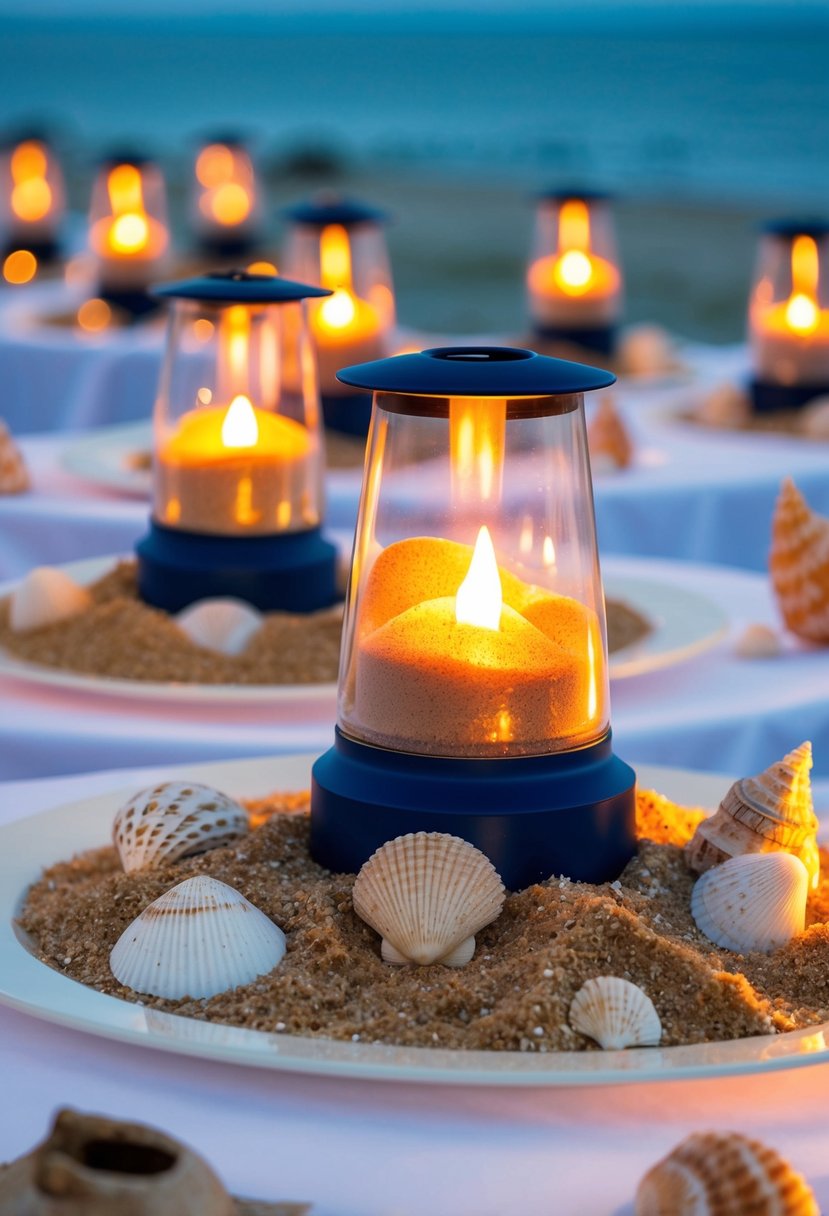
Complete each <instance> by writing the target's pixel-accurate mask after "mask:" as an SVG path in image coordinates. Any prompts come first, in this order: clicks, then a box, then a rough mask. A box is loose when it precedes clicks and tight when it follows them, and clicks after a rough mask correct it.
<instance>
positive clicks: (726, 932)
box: [691, 853, 809, 954]
mask: <svg viewBox="0 0 829 1216" xmlns="http://www.w3.org/2000/svg"><path fill="white" fill-rule="evenodd" d="M808 891H809V875H808V872H807V870H806V867H805V866H804V864H803V862H802V861H801V860H800V858H799V857H793V856H792V854H791V853H744V854H743V855H742V856H740V857H732V858H731V859H730V860H729V861H726V862H723V864H722V865H721V866H715V867H714V869H713V870H706V872H705V873H704V874H703V875H702V877H701V878H698V879H697V881H696V883H695V884H694V890H693V892H692V894H691V914H692V916H693V918H694V920H695V921H696V924H697V928H698V929H699V930H700V932H702V933H704V934H705V936H706V937H707V938H708V939H709V940H710V941H712V942H714V944H715V945H717V946H722V947H723V948H724V949H725V950H733V951H735V952H736V953H737V954H744V953H745V952H747V951H749V950H757V951H759V952H760V953H761V954H770V953H771V952H772V950H777V949H779V947H780V946H785V945H786V943H787V942H789V941H791V939H792V938H793V937H795V936H796V934H798V933H802V932H803V928H804V926H805V923H806V896H807V894H808Z"/></svg>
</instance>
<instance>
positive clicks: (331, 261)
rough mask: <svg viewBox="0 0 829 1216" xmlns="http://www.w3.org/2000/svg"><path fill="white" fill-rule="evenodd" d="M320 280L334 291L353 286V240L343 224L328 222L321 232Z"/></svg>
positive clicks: (324, 285)
mask: <svg viewBox="0 0 829 1216" xmlns="http://www.w3.org/2000/svg"><path fill="white" fill-rule="evenodd" d="M320 281H321V283H322V286H323V287H328V288H330V289H331V290H332V291H335V290H336V289H337V288H338V287H345V288H348V289H350V288H351V242H350V241H349V239H348V233H347V232H346V230H345V228H343V226H342V224H328V225H327V226H326V227H325V228H323V230H322V233H321V234H320Z"/></svg>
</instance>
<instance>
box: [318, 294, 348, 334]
mask: <svg viewBox="0 0 829 1216" xmlns="http://www.w3.org/2000/svg"><path fill="white" fill-rule="evenodd" d="M356 314H357V309H356V307H355V302H354V297H353V296H352V295H351V294H350V293H349V292H348V291H346V290H345V289H344V288H342V287H341V288H340V289H339V291H335V292H334V294H333V296H329V297H328V298H327V299H326V300H323V301H322V303H321V304H320V310H319V318H320V321H321V322H324V323H325V325H326V326H327V327H328V329H345V328H346V326H348V325H350V324H351V322H352V321H353V320H354V317H355V316H356Z"/></svg>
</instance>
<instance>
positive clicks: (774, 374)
mask: <svg viewBox="0 0 829 1216" xmlns="http://www.w3.org/2000/svg"><path fill="white" fill-rule="evenodd" d="M748 323H749V337H750V342H751V350H752V361H753V375H754V378H753V381H752V384H751V395H752V401H753V406H754V409H755V410H757V411H758V412H765V411H769V410H780V409H792V408H797V407H798V406H802V405H805V404H806V402H808V401H810V400H811V399H812V398H813V397H818V396H821V395H823V394H824V393H829V223H826V222H819V221H817V222H816V221H805V222H804V221H798V220H782V221H778V222H776V223H773V224H769V225H768V226H767V227H766V229H765V231H764V233H763V236H762V238H761V241H760V247H759V252H758V259H757V271H756V274H755V280H754V287H753V289H752V293H751V298H750V301H749V315H748Z"/></svg>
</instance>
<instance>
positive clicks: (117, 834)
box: [112, 781, 248, 874]
mask: <svg viewBox="0 0 829 1216" xmlns="http://www.w3.org/2000/svg"><path fill="white" fill-rule="evenodd" d="M247 830H248V817H247V814H246V813H245V811H244V809H243V808H242V807H241V806H239V803H238V802H234V801H233V799H232V798H228V796H227V794H222V793H220V792H219V791H218V790H214V789H211V788H210V786H209V785H196V784H194V783H193V782H187V781H164V782H162V783H161V785H155V786H152V787H151V788H150V789H146V790H139V792H138V793H137V794H134V795H133V797H132V798H130V800H129V802H125V803H124V805H123V806H122V807H121V809H120V810H119V811H118V813H117V815H116V816H115V822H114V823H113V825H112V839H113V842H114V844H115V847H116V849H117V850H118V856H119V857H120V858H121V865H122V866H123V867H124V869H125V870H126V872H127V873H128V874H132V873H134V872H135V871H136V870H152V869H154V868H156V867H157V866H161V865H165V864H166V863H167V862H169V861H178V859H179V858H180V857H191V856H193V854H195V853H206V852H207V851H208V850H209V849H216V848H218V847H219V846H220V845H223V844H229V843H230V842H231V841H232V840H237V839H238V838H239V837H240V836H244V834H245V832H247Z"/></svg>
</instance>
